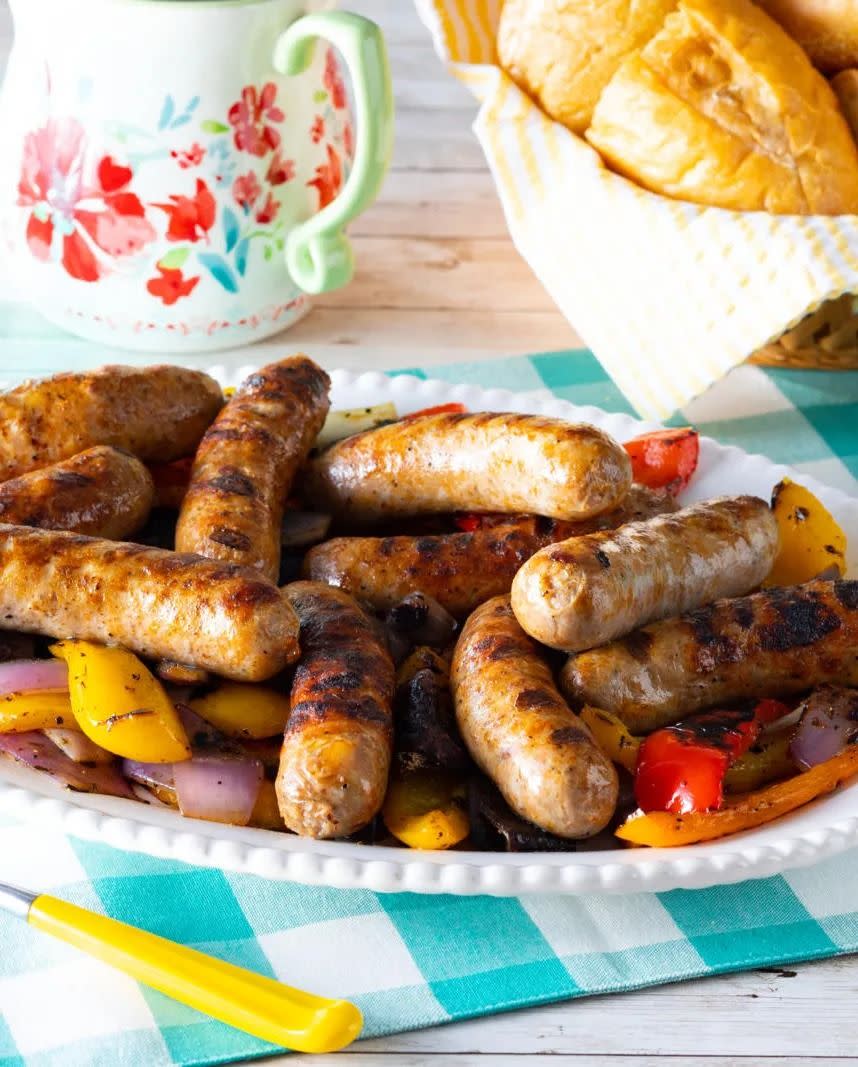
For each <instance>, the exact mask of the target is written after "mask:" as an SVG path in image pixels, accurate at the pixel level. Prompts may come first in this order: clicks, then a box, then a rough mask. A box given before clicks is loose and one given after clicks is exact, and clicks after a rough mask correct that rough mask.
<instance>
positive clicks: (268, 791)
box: [248, 778, 286, 830]
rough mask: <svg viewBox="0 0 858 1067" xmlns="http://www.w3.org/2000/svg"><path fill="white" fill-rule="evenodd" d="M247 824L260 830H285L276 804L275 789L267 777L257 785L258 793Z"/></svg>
mask: <svg viewBox="0 0 858 1067" xmlns="http://www.w3.org/2000/svg"><path fill="white" fill-rule="evenodd" d="M248 825H249V826H255V827H257V828H258V829H260V830H285V829H286V824H285V823H284V822H283V816H282V815H281V814H280V808H279V807H278V805H277V791H276V789H275V788H274V783H273V782H270V781H269V780H268V779H267V778H263V779H262V785H260V787H259V795H258V796H257V798H256V804H255V805H254V807H253V812H252V813H251V816H250V822H249V823H248Z"/></svg>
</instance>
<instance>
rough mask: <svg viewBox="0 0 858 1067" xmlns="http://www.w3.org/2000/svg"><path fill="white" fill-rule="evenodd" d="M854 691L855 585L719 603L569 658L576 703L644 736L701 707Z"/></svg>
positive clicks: (802, 588)
mask: <svg viewBox="0 0 858 1067" xmlns="http://www.w3.org/2000/svg"><path fill="white" fill-rule="evenodd" d="M825 683H830V684H832V685H847V686H855V685H858V581H833V582H829V581H815V582H808V583H806V584H805V585H799V586H792V587H790V588H785V589H767V590H765V591H764V592H761V593H755V594H754V595H753V596H747V597H740V598H738V599H735V600H718V601H716V602H715V603H714V604H709V605H707V606H706V607H702V608H699V609H698V610H697V611H692V612H690V613H689V614H687V615H682V616H680V617H679V618H676V619H665V620H663V621H662V622H656V623H653V624H652V625H650V626H645V627H643V628H642V629H640V630H635V631H634V632H633V633H630V634H629V635H628V636H627V637H624V638H622V639H621V640H619V641H614V642H612V643H611V644H609V645H603V646H602V647H601V648H594V649H591V650H590V651H589V652H580V653H579V654H578V655H577V656H572V657H570V659H569V661H568V663H567V664H566V666H565V667H564V668H563V671H562V673H561V685H562V688H563V689H564V691H565V692H566V694H567V695H568V696H569V698H570V699H571V700H572V701H573V702H575V703H576V704H592V705H595V706H596V707H600V708H604V709H605V710H606V711H612V712H614V713H615V714H616V715H618V716H620V718H622V719H623V721H624V722H625V723H626V724H627V725H628V727H629V729H630V730H631V731H632V733H647V732H649V731H650V730H655V729H657V728H658V727H660V726H665V725H667V724H669V723H672V722H676V721H677V720H679V719H681V718H682V717H683V716H685V715H688V714H690V713H691V712H694V711H698V710H700V709H701V708H707V707H715V706H717V705H723V704H725V703H726V704H729V703H731V702H733V701H737V700H747V699H756V698H758V697H784V696H789V695H791V694H793V693H800V692H803V691H805V690H810V689H812V688H814V687H815V686H817V685H822V684H825Z"/></svg>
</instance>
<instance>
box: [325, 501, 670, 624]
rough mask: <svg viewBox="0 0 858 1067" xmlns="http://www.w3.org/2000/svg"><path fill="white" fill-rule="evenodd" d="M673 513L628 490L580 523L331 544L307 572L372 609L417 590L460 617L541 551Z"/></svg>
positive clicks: (523, 519) (511, 523) (506, 585)
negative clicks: (618, 500)
mask: <svg viewBox="0 0 858 1067" xmlns="http://www.w3.org/2000/svg"><path fill="white" fill-rule="evenodd" d="M672 510H676V504H675V503H674V501H673V498H672V497H670V496H667V495H666V494H664V493H656V492H653V490H651V489H646V488H644V487H642V486H632V488H631V489H630V490H629V492H628V494H627V495H626V497H625V499H624V500H623V502H622V504H621V505H620V506H619V507H618V508H615V509H614V510H612V511H608V512H605V513H603V514H602V515H599V516H597V517H596V518H594V519H586V520H582V521H580V522H577V523H572V522H563V521H561V520H559V519H549V518H545V517H544V516H541V515H540V516H536V515H522V516H510V517H509V519H508V521H503V522H501V523H498V524H492V525H489V526H484V527H483V528H481V529H477V530H474V531H473V532H472V533H453V534H441V535H437V536H431V537H338V538H334V539H333V540H331V541H326V542H324V543H323V544H321V545H317V546H316V547H315V548H313V549H311V550H310V551H309V552H308V553H307V555H306V556H305V558H304V573H305V576H306V577H307V578H312V579H313V580H314V581H319V582H327V583H328V584H329V585H335V586H337V587H338V588H340V589H345V591H346V592H348V593H351V594H352V596H354V597H357V599H358V600H363V601H366V602H367V603H368V604H371V605H372V606H373V607H374V608H376V609H377V610H386V609H388V608H392V607H393V606H394V605H395V604H398V603H399V602H400V600H402V599H403V598H404V597H406V596H408V594H409V593H414V592H420V593H425V594H426V595H427V596H431V597H433V598H434V599H435V600H437V601H438V603H439V604H442V605H443V606H444V607H445V608H446V609H447V611H449V612H450V613H451V614H452V615H455V616H456V617H457V618H464V617H465V616H467V615H469V614H470V613H471V612H472V611H473V610H474V608H477V607H479V605H480V604H484V603H485V602H486V601H487V600H490V599H491V598H492V597H493V596H501V595H503V594H504V593H508V592H509V590H510V586H511V585H512V580H513V578H514V577H515V574H516V571H517V570H518V569H519V567H521V565H522V564H523V563H524V562H525V561H526V560H528V559H529V558H530V557H531V556H532V555H533V554H534V553H535V552H538V551H539V549H540V548H544V547H545V546H546V545H551V544H554V543H555V542H556V541H562V540H565V539H566V538H568V537H573V536H575V535H580V534H585V533H590V532H591V531H593V530H602V529H614V528H615V527H617V526H620V525H622V523H624V522H630V521H632V520H633V519H641V518H646V517H647V516H649V515H657V514H660V513H662V512H666V511H672Z"/></svg>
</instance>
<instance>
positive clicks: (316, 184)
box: [307, 144, 343, 211]
mask: <svg viewBox="0 0 858 1067" xmlns="http://www.w3.org/2000/svg"><path fill="white" fill-rule="evenodd" d="M327 149H328V162H327V163H320V164H319V166H318V167H316V175H315V177H314V178H311V179H310V181H308V182H307V185H310V186H312V187H313V188H314V189H315V190H316V192H317V193H318V194H319V210H320V211H321V210H322V208H323V207H327V206H328V204H330V203H331V201H332V200H334V199H335V197H336V195H337V193H338V192H339V191H340V189H341V188H342V185H343V166H342V161H341V160H340V156H339V153H338V152H337V150H336V148H334V146H333V145H332V144H329V145H328V146H327Z"/></svg>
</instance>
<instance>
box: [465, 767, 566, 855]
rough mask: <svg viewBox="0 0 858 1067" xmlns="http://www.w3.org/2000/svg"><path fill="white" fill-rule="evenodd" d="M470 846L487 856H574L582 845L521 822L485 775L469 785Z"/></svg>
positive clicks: (523, 820) (478, 776)
mask: <svg viewBox="0 0 858 1067" xmlns="http://www.w3.org/2000/svg"><path fill="white" fill-rule="evenodd" d="M468 810H469V813H470V822H471V842H472V844H473V846H474V848H477V849H480V850H481V851H484V852H574V851H575V850H576V848H577V847H578V846H579V845H580V844H581V843H582V842H576V841H572V840H569V839H568V838H564V837H557V836H556V835H555V834H551V833H549V832H548V831H547V830H542V829H540V828H539V827H538V826H535V825H534V824H533V823H532V822H528V821H527V820H526V819H522V818H521V817H520V816H518V815H516V814H515V812H514V811H513V810H512V809H511V808H510V806H509V805H508V804H507V802H506V801H505V800H504V798H503V797H502V796H501V794H500V792H499V791H498V790H497V789H496V788H495V786H494V785H493V784H492V783H491V782H490V781H489V779H488V778H484V777H483V776H482V775H475V776H474V777H473V778H472V779H471V780H470V782H469V783H468Z"/></svg>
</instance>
